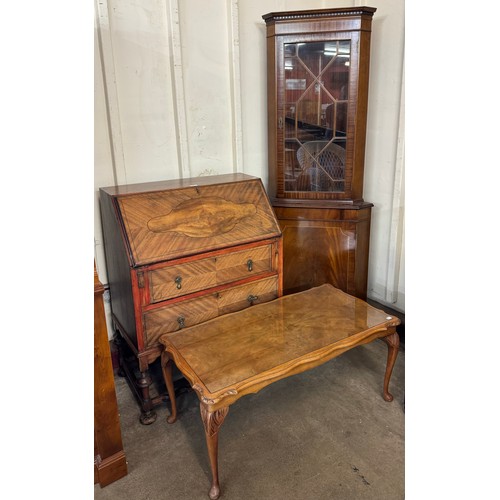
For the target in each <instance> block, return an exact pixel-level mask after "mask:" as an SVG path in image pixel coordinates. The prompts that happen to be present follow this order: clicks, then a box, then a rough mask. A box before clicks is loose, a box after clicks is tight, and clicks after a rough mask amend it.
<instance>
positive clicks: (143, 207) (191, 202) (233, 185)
mask: <svg viewBox="0 0 500 500" xmlns="http://www.w3.org/2000/svg"><path fill="white" fill-rule="evenodd" d="M100 201H101V215H102V223H103V233H104V245H105V253H106V263H107V271H108V280H109V287H110V295H111V308H112V318H113V324H114V328H115V330H116V331H117V332H118V335H117V336H116V338H117V341H118V342H117V343H118V347H119V353H120V366H121V368H122V370H123V372H124V373H125V375H127V380H128V381H129V384H130V385H131V387H132V389H133V391H134V393H135V395H136V396H137V399H138V400H139V402H140V404H141V422H142V423H144V424H150V423H152V422H154V421H155V419H156V412H155V411H154V406H155V405H157V404H160V403H162V402H163V401H164V400H165V395H164V394H162V393H161V392H160V393H159V394H158V395H156V396H155V395H153V394H152V393H151V392H150V386H151V384H152V383H153V375H152V373H153V374H154V370H150V369H149V367H150V365H151V364H152V363H153V362H154V361H155V360H156V359H157V358H159V356H160V354H161V346H160V343H159V341H158V340H159V338H160V337H161V336H162V335H163V334H165V333H167V332H173V331H176V330H180V329H182V328H184V327H188V326H192V325H196V324H198V323H200V322H203V321H207V320H209V319H211V318H214V317H216V316H218V315H220V314H225V313H228V312H233V311H238V310H240V309H243V308H246V307H249V306H252V305H253V304H258V303H260V302H266V301H268V300H271V299H275V298H277V297H279V296H281V295H282V278H281V276H282V257H281V255H282V250H281V231H280V228H279V225H278V222H277V220H276V217H275V215H274V212H273V210H272V208H271V205H270V202H269V199H268V197H267V194H266V192H265V190H264V187H263V185H262V182H261V180H260V179H258V178H256V177H251V176H248V175H245V174H228V175H218V176H210V177H199V178H193V179H181V180H173V181H164V182H155V183H145V184H135V185H128V186H117V187H108V188H102V189H101V190H100ZM129 354H130V355H129ZM158 368H159V367H158ZM158 371H159V370H158ZM151 372H152V373H151ZM159 378H160V381H161V379H162V378H161V374H159ZM181 381H182V380H181ZM163 392H164V393H165V392H166V391H163Z"/></svg>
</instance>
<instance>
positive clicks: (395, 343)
mask: <svg viewBox="0 0 500 500" xmlns="http://www.w3.org/2000/svg"><path fill="white" fill-rule="evenodd" d="M382 339H383V340H384V342H385V343H386V344H387V348H388V352H387V366H386V369H385V377H384V399H385V400H386V401H392V400H393V399H394V398H393V396H392V394H391V393H390V392H389V381H390V379H391V375H392V369H393V368H394V363H395V362H396V358H397V356H398V351H399V335H398V334H397V332H394V333H392V334H391V335H388V336H387V337H382Z"/></svg>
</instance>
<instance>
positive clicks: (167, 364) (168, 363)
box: [161, 351, 177, 424]
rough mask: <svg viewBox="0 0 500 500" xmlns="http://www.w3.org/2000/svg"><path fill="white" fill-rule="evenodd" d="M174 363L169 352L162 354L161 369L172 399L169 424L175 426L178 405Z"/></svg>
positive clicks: (168, 418)
mask: <svg viewBox="0 0 500 500" xmlns="http://www.w3.org/2000/svg"><path fill="white" fill-rule="evenodd" d="M173 364H174V362H173V361H172V359H171V358H170V356H169V355H168V353H167V351H163V352H162V353H161V369H162V372H163V378H164V379H165V385H166V386H167V392H168V397H169V398H170V404H171V413H170V416H169V417H167V422H168V423H169V424H173V423H174V422H175V421H176V420H177V404H176V401H175V390H174V380H173V377H172V368H173Z"/></svg>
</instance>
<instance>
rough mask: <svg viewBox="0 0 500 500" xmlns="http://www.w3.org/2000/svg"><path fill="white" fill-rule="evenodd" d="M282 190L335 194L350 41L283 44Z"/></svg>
mask: <svg viewBox="0 0 500 500" xmlns="http://www.w3.org/2000/svg"><path fill="white" fill-rule="evenodd" d="M284 48H285V61H284V62H285V65H284V66H285V109H284V115H285V116H284V118H285V145H284V146H285V148H284V151H285V158H284V165H285V171H284V174H285V191H319V192H321V191H323V192H341V191H343V190H344V179H345V148H346V131H347V104H348V97H349V96H348V89H349V69H350V68H349V63H350V48H351V47H350V41H348V40H339V41H337V40H333V41H327V42H307V43H290V44H285V47H284Z"/></svg>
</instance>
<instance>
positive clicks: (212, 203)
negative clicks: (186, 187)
mask: <svg viewBox="0 0 500 500" xmlns="http://www.w3.org/2000/svg"><path fill="white" fill-rule="evenodd" d="M256 212H257V208H256V206H255V205H254V204H253V203H234V202H232V201H228V200H225V199H224V198H219V197H217V196H210V197H209V196H207V197H206V198H201V199H199V198H198V199H189V200H186V201H183V202H182V203H180V204H179V205H177V207H175V208H174V209H173V210H172V211H170V212H169V213H168V214H166V215H160V216H159V217H154V218H152V219H150V220H149V221H148V229H149V230H150V231H152V232H154V233H163V232H167V231H173V232H176V233H181V234H183V235H184V236H189V237H191V238H206V237H211V236H217V235H218V234H224V233H227V232H229V231H231V229H233V228H234V226H235V225H236V224H238V222H240V221H241V220H242V219H244V218H245V217H250V216H252V215H254V214H255V213H256Z"/></svg>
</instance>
